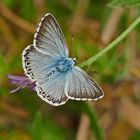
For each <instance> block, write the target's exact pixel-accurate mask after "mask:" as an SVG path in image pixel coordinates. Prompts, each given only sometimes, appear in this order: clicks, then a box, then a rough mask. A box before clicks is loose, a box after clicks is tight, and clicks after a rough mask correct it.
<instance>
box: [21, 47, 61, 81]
mask: <svg viewBox="0 0 140 140" xmlns="http://www.w3.org/2000/svg"><path fill="white" fill-rule="evenodd" d="M58 60H59V58H55V57H50V56H47V55H45V54H43V53H40V52H39V51H38V50H36V49H35V47H34V46H33V45H29V46H27V47H26V48H25V49H24V51H23V53H22V63H23V68H24V71H25V74H26V75H27V76H28V77H29V78H30V79H32V80H36V81H38V80H40V79H41V78H42V77H44V75H45V74H47V73H48V72H49V71H50V70H51V69H52V68H53V67H55V66H56V64H57V61H58Z"/></svg>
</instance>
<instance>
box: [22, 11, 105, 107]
mask: <svg viewBox="0 0 140 140" xmlns="http://www.w3.org/2000/svg"><path fill="white" fill-rule="evenodd" d="M66 46H67V44H66V41H65V39H64V35H63V33H62V31H61V29H60V27H59V25H58V23H57V21H56V20H55V18H54V17H53V16H52V15H51V14H50V13H48V14H46V15H45V16H44V17H43V18H42V19H41V21H40V23H39V25H38V28H37V30H36V33H35V35H34V40H33V44H32V45H29V46H27V47H26V48H25V49H24V50H23V53H22V62H23V68H24V71H25V74H26V75H27V76H28V77H29V78H30V79H31V80H32V81H33V82H35V84H36V88H35V90H36V91H37V94H38V96H39V97H40V98H41V99H42V100H44V101H45V102H47V103H49V104H51V105H54V106H59V105H62V104H64V103H66V101H67V100H68V99H72V100H92V99H93V100H97V99H99V98H101V97H103V95H104V93H103V91H102V89H101V88H100V87H99V86H98V84H97V83H96V82H95V81H94V80H93V79H92V78H91V77H90V76H89V75H88V74H87V73H86V72H85V71H83V70H82V69H80V68H79V67H77V66H74V64H75V61H74V59H72V58H69V57H68V55H69V52H68V49H67V47H66Z"/></svg>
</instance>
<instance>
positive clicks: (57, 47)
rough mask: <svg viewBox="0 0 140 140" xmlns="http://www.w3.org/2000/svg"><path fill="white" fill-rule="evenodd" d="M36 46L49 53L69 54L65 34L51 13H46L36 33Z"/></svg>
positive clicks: (65, 55) (34, 42)
mask: <svg viewBox="0 0 140 140" xmlns="http://www.w3.org/2000/svg"><path fill="white" fill-rule="evenodd" d="M33 44H34V46H35V47H36V48H37V49H38V50H39V51H40V52H42V53H45V54H47V55H50V56H51V55H61V56H64V57H67V56H68V49H67V45H66V41H65V38H64V35H63V33H62V31H61V29H60V27H59V25H58V23H57V21H56V20H55V18H54V17H53V16H52V15H51V14H46V15H45V16H44V17H43V18H42V19H41V21H40V23H39V25H38V28H37V30H36V33H35V35H34V41H33Z"/></svg>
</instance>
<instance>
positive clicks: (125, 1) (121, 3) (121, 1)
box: [108, 0, 140, 8]
mask: <svg viewBox="0 0 140 140" xmlns="http://www.w3.org/2000/svg"><path fill="white" fill-rule="evenodd" d="M108 6H109V7H111V8H116V7H137V6H140V0H113V1H112V2H110V3H109V4H108Z"/></svg>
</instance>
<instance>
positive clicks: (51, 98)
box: [36, 72, 68, 106]
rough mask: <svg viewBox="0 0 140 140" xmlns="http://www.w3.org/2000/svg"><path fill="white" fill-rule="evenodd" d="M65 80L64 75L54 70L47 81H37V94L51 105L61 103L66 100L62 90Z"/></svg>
mask: <svg viewBox="0 0 140 140" xmlns="http://www.w3.org/2000/svg"><path fill="white" fill-rule="evenodd" d="M44 80H45V79H44ZM65 80H66V79H65V76H64V75H60V74H59V73H57V72H56V74H54V76H52V77H51V78H49V79H48V80H47V81H45V82H42V83H41V84H40V82H37V83H36V84H37V87H36V91H37V94H38V96H39V97H40V98H41V99H42V100H44V101H46V102H47V103H49V104H51V105H54V106H58V105H63V104H64V103H66V101H67V100H68V98H67V96H66V95H65V91H64V87H65V83H66V81H65Z"/></svg>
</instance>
